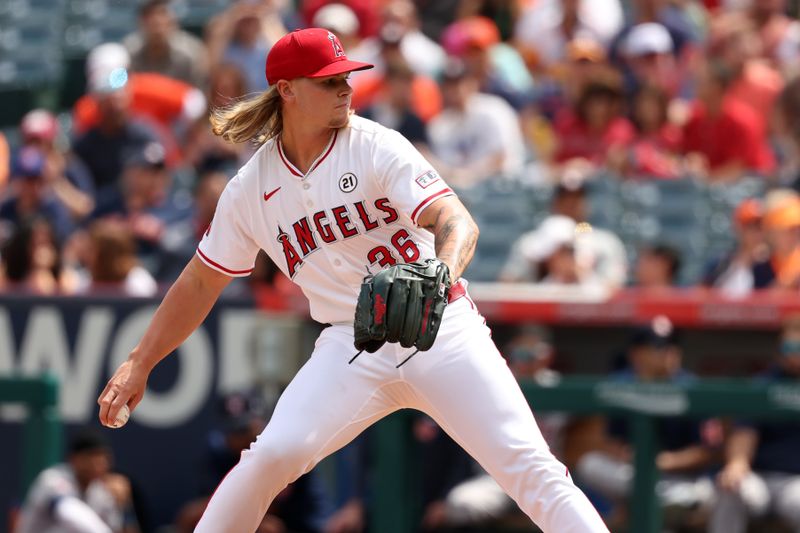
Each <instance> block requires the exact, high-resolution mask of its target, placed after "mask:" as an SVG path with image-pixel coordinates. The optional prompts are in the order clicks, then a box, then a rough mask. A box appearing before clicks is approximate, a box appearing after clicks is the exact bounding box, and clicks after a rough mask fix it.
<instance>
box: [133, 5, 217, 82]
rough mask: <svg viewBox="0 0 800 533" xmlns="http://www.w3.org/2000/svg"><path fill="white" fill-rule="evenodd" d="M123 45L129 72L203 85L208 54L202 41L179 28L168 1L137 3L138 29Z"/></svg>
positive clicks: (206, 74)
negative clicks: (157, 74)
mask: <svg viewBox="0 0 800 533" xmlns="http://www.w3.org/2000/svg"><path fill="white" fill-rule="evenodd" d="M123 44H124V45H125V47H126V48H127V49H128V52H129V53H130V55H131V71H132V72H158V73H159V74H163V75H164V76H167V77H169V78H173V79H176V80H181V81H183V82H186V83H188V84H190V85H194V86H195V87H200V88H203V87H205V84H206V78H207V76H208V54H207V53H206V49H205V46H204V45H203V42H202V41H201V40H200V39H198V38H197V37H195V36H193V35H192V34H190V33H188V32H185V31H183V30H181V29H180V27H179V26H178V22H177V21H176V20H175V13H173V11H172V9H171V7H170V0H146V1H145V2H144V3H142V4H141V5H140V6H139V29H138V31H136V32H135V33H133V34H131V35H129V36H127V37H126V38H125V40H124V41H123Z"/></svg>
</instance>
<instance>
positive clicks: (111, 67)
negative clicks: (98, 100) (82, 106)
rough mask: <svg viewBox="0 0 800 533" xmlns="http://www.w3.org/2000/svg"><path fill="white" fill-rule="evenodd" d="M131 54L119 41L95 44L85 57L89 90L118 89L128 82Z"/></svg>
mask: <svg viewBox="0 0 800 533" xmlns="http://www.w3.org/2000/svg"><path fill="white" fill-rule="evenodd" d="M130 64H131V56H130V54H128V51H127V50H126V49H125V47H124V46H122V45H121V44H119V43H104V44H101V45H98V46H96V47H95V48H93V49H92V51H91V52H89V55H88V56H87V57H86V82H87V86H88V89H89V91H90V92H93V93H109V92H114V91H118V90H119V89H122V88H123V87H125V85H127V83H128V68H129V67H130Z"/></svg>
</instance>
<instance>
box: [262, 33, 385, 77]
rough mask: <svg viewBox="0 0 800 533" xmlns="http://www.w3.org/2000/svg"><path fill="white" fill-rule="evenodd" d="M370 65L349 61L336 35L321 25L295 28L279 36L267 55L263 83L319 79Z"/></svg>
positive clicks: (363, 68) (369, 66)
mask: <svg viewBox="0 0 800 533" xmlns="http://www.w3.org/2000/svg"><path fill="white" fill-rule="evenodd" d="M373 66H374V65H370V64H369V63H362V62H360V61H350V60H349V59H347V56H346V55H344V48H342V43H340V42H339V38H338V37H336V35H334V34H333V33H332V32H330V31H328V30H325V29H323V28H306V29H304V30H295V31H293V32H291V33H287V34H286V35H284V36H283V37H281V38H280V39H279V40H278V42H277V43H275V45H274V46H273V47H272V49H271V50H270V51H269V54H267V68H266V74H267V83H269V84H270V85H274V84H275V83H276V82H277V81H278V80H293V79H295V78H322V77H325V76H335V75H336V74H342V73H345V72H352V71H354V70H366V69H368V68H372V67H373Z"/></svg>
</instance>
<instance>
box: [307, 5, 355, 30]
mask: <svg viewBox="0 0 800 533" xmlns="http://www.w3.org/2000/svg"><path fill="white" fill-rule="evenodd" d="M311 24H312V26H316V27H318V28H325V29H326V30H330V31H332V32H334V33H336V34H337V35H355V34H357V33H358V30H359V28H360V25H359V22H358V17H357V16H356V14H355V12H354V11H353V10H352V9H350V8H349V7H347V6H346V5H344V4H339V3H336V2H334V3H332V4H328V5H325V6H323V7H321V8H320V10H319V11H317V12H316V14H315V15H314V19H313V20H312V21H311Z"/></svg>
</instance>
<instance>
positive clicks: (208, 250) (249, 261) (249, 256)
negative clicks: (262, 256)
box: [197, 175, 259, 277]
mask: <svg viewBox="0 0 800 533" xmlns="http://www.w3.org/2000/svg"><path fill="white" fill-rule="evenodd" d="M249 212H250V210H249V209H248V195H247V194H246V193H245V190H244V186H243V184H242V180H241V178H240V176H238V175H237V176H236V177H235V178H233V179H232V180H231V181H230V182H229V183H228V185H227V186H226V187H225V190H224V191H223V192H222V196H220V199H219V202H218V203H217V210H216V212H215V213H214V218H213V220H212V221H211V224H210V225H209V226H208V229H207V230H206V232H205V234H204V235H203V238H202V240H201V241H200V244H199V245H198V246H197V256H198V257H199V258H200V260H201V261H203V263H205V264H206V266H208V267H210V268H212V269H214V270H216V271H217V272H221V273H222V274H226V275H228V276H232V277H242V276H248V275H250V273H251V272H252V271H253V265H254V264H255V261H256V255H257V254H258V249H259V247H258V244H256V242H255V240H254V239H253V237H252V232H251V231H250V227H251V224H250V221H249V218H248V213H249Z"/></svg>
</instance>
